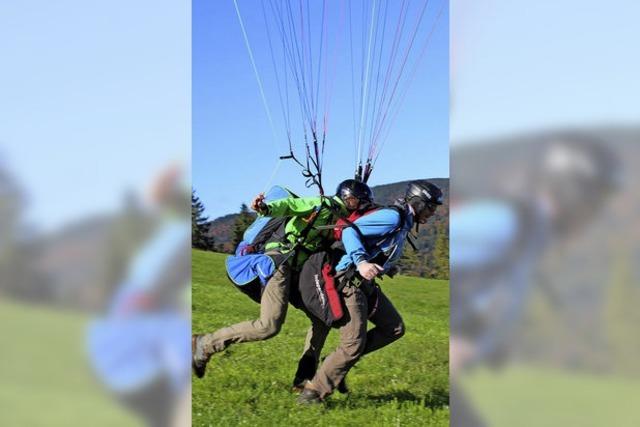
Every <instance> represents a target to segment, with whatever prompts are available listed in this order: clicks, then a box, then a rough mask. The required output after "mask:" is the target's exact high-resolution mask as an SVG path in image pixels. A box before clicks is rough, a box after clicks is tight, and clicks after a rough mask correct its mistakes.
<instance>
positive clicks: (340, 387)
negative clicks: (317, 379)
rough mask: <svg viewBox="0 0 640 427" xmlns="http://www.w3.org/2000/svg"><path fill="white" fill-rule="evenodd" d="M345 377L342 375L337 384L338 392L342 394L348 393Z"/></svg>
mask: <svg viewBox="0 0 640 427" xmlns="http://www.w3.org/2000/svg"><path fill="white" fill-rule="evenodd" d="M346 379H347V378H346V377H344V378H343V379H342V381H340V384H338V388H337V390H338V392H340V393H342V394H347V393H349V387H347V381H346Z"/></svg>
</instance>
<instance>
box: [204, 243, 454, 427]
mask: <svg viewBox="0 0 640 427" xmlns="http://www.w3.org/2000/svg"><path fill="white" fill-rule="evenodd" d="M224 257H225V256H224V255H222V254H216V253H211V252H202V251H197V250H195V251H194V252H193V261H192V263H193V264H192V265H193V267H192V269H193V270H192V272H193V303H192V304H193V306H192V313H193V320H192V324H193V331H194V333H203V332H212V331H214V330H216V329H218V328H220V327H223V326H227V325H230V324H233V323H235V322H239V321H243V320H250V319H254V318H256V317H257V316H258V312H259V306H258V305H257V304H256V303H254V302H253V301H251V300H250V299H249V298H248V297H246V296H245V295H243V294H242V293H240V292H239V291H237V290H236V289H234V287H233V286H232V285H231V283H230V282H229V281H228V279H227V278H226V275H225V272H224ZM382 287H383V290H384V292H385V294H386V295H387V296H388V297H389V298H390V299H391V301H392V302H393V303H394V305H395V307H396V308H397V309H398V311H399V312H400V313H401V315H402V316H403V319H404V321H405V324H406V330H407V332H406V335H405V336H404V337H403V338H402V339H401V340H399V341H397V342H395V343H393V344H391V345H390V346H388V347H386V348H383V349H381V350H379V351H377V352H375V353H373V354H370V355H368V356H366V357H365V358H363V359H362V360H361V361H360V362H359V363H358V365H356V367H355V368H354V369H352V371H351V372H350V373H349V376H348V384H349V387H350V388H351V390H352V391H351V393H350V394H349V395H347V396H343V395H340V394H338V393H336V394H334V395H332V396H331V397H330V398H329V399H328V401H327V402H326V404H325V405H321V406H318V407H300V406H298V405H296V403H295V400H296V395H294V394H293V393H291V392H290V385H291V380H292V379H293V374H294V372H295V368H296V364H297V360H298V357H299V355H300V352H301V351H302V347H303V344H304V337H305V334H306V330H307V328H308V326H309V321H308V319H307V318H306V317H305V316H304V314H302V313H301V312H300V311H298V310H296V309H294V308H293V307H291V306H290V307H289V312H288V314H287V320H286V322H285V324H284V326H283V328H282V331H281V332H280V334H279V335H278V336H276V337H274V338H272V339H271V340H267V341H263V342H256V343H245V344H238V345H234V346H231V347H230V348H229V349H227V350H226V351H225V352H224V353H221V354H218V355H214V357H213V358H212V359H211V361H210V363H209V366H208V368H207V375H206V376H205V378H204V379H202V380H199V379H197V378H196V377H193V404H192V405H193V406H192V408H193V425H196V426H209V425H211V426H219V425H251V426H278V425H288V426H310V425H311V426H316V425H317V426H342V425H367V426H389V425H402V426H430V425H437V426H447V425H449V408H448V396H449V377H448V353H449V351H448V349H449V344H448V342H449V341H448V340H449V333H448V331H449V323H448V321H449V284H448V282H447V281H439V280H425V279H419V278H412V277H397V278H395V279H393V280H389V279H385V280H384V282H383V283H382ZM337 343H338V336H337V333H336V332H332V333H331V334H330V335H329V339H328V340H327V343H326V345H325V349H324V352H323V353H324V354H328V353H330V352H331V351H333V349H334V348H335V347H336V345H337Z"/></svg>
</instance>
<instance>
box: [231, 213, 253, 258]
mask: <svg viewBox="0 0 640 427" xmlns="http://www.w3.org/2000/svg"><path fill="white" fill-rule="evenodd" d="M254 219H255V216H254V215H253V214H252V213H251V212H249V208H248V207H247V205H246V204H244V203H243V204H242V205H241V206H240V214H239V215H238V216H237V218H236V220H235V223H234V225H233V247H234V248H235V247H237V246H238V244H240V242H242V236H243V235H244V232H245V231H246V230H247V228H249V226H250V225H251V223H252V222H253V221H254Z"/></svg>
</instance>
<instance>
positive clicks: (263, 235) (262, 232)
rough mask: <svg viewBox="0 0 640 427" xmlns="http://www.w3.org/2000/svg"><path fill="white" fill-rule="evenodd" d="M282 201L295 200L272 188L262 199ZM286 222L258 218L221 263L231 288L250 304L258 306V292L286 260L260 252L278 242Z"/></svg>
mask: <svg viewBox="0 0 640 427" xmlns="http://www.w3.org/2000/svg"><path fill="white" fill-rule="evenodd" d="M286 197H298V196H296V195H295V194H294V193H292V192H291V191H289V190H287V189H286V188H283V187H280V186H275V187H273V188H272V189H271V190H269V192H267V195H266V197H265V200H267V201H273V200H280V199H284V198H286ZM288 219H289V218H287V217H283V218H272V217H266V216H260V217H258V218H256V219H255V221H253V223H251V225H250V226H249V227H248V228H247V229H246V230H245V232H244V234H243V235H242V242H240V244H238V247H237V248H236V250H235V254H234V255H230V256H228V257H227V258H226V260H225V267H226V271H227V277H228V279H229V280H230V281H231V283H233V285H234V286H235V287H236V288H237V289H238V290H239V291H241V292H242V293H244V294H246V295H248V296H249V298H251V299H252V300H253V301H255V302H257V303H260V299H261V297H262V291H263V289H264V286H265V285H266V284H267V281H268V280H269V279H270V278H271V276H272V275H273V273H275V271H276V268H277V267H278V265H280V263H282V262H284V261H285V260H286V258H287V257H286V256H283V255H266V254H265V253H264V252H265V250H266V248H267V246H268V245H269V244H270V243H274V242H279V241H282V240H283V239H284V237H285V233H284V229H285V225H286V223H287V220H288Z"/></svg>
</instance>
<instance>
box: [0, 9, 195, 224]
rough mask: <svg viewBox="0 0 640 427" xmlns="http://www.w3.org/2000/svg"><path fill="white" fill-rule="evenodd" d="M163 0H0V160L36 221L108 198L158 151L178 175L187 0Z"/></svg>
mask: <svg viewBox="0 0 640 427" xmlns="http://www.w3.org/2000/svg"><path fill="white" fill-rule="evenodd" d="M165 3H166V4H158V2H156V1H151V0H140V1H135V2H129V1H124V0H113V1H110V2H108V3H105V2H86V1H80V0H61V1H56V2H48V1H38V0H36V1H30V2H12V1H4V2H0V52H2V64H3V65H2V67H0V93H2V96H1V97H0V162H1V163H2V164H3V167H4V168H7V169H9V171H10V173H11V174H12V176H13V178H14V180H15V181H16V182H18V184H19V185H20V187H21V188H22V189H23V193H24V196H25V199H26V204H25V206H23V208H24V211H23V213H24V217H23V219H25V220H26V221H29V222H32V223H34V224H36V226H37V227H38V228H39V229H44V230H53V229H55V228H58V227H60V226H62V225H64V224H66V223H69V222H72V221H75V220H78V219H82V218H86V217H87V216H91V215H98V214H104V213H107V212H113V211H115V210H117V209H118V208H119V206H120V205H121V203H122V199H123V196H124V194H125V192H126V191H127V190H134V191H137V192H140V193H141V192H143V191H144V189H145V188H146V187H147V185H148V184H149V181H150V180H151V179H152V178H153V177H154V175H155V174H156V173H157V172H158V171H159V170H160V169H161V168H163V167H165V166H166V165H167V164H168V163H170V162H179V163H181V164H183V165H184V166H185V167H186V173H187V176H188V174H189V170H188V168H189V163H190V158H191V123H190V118H191V116H190V112H191V93H190V84H189V83H190V77H191V76H190V71H191V45H190V6H189V4H179V3H181V2H165ZM169 3H171V4H169Z"/></svg>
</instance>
